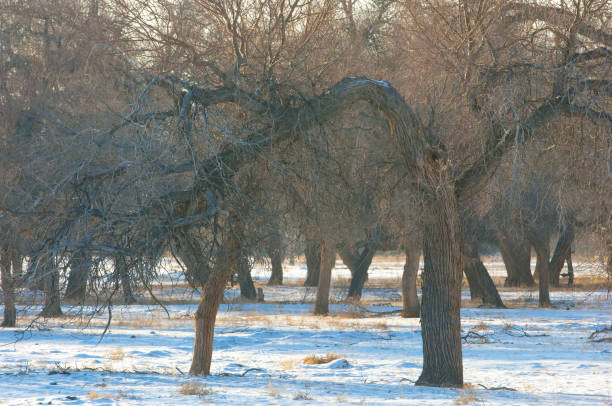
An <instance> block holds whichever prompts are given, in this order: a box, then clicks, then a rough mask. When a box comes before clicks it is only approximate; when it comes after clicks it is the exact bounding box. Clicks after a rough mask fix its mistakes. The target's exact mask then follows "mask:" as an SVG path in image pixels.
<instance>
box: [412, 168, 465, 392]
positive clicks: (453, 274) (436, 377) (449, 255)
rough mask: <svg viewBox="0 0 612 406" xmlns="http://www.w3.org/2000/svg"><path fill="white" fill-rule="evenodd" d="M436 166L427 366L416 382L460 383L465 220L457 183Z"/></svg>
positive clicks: (428, 235) (426, 293)
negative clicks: (448, 179) (452, 182)
mask: <svg viewBox="0 0 612 406" xmlns="http://www.w3.org/2000/svg"><path fill="white" fill-rule="evenodd" d="M441 174H443V173H441V172H438V171H435V173H432V174H430V177H431V178H433V179H431V180H430V182H429V184H430V185H432V186H431V189H432V190H431V192H430V193H432V194H433V193H435V195H433V196H429V197H426V198H425V202H424V203H425V204H424V206H425V210H426V212H425V216H424V234H423V253H424V262H425V264H424V265H425V269H424V273H423V289H422V292H423V298H422V302H421V327H422V336H423V372H422V373H421V376H420V377H419V379H418V380H417V382H416V384H417V385H427V386H455V387H457V386H462V385H463V357H462V352H461V317H460V306H461V279H462V274H463V264H462V254H461V248H462V244H463V242H462V235H461V220H460V217H459V210H458V207H457V200H456V197H455V194H454V190H453V188H452V187H451V186H450V185H449V184H448V183H447V182H446V181H445V179H444V178H443V179H439V176H440V175H441Z"/></svg>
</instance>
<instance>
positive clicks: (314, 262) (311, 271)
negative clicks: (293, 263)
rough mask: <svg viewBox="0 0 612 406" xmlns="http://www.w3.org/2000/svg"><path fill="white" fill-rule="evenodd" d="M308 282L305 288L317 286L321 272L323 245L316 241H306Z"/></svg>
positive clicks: (305, 283) (305, 253)
mask: <svg viewBox="0 0 612 406" xmlns="http://www.w3.org/2000/svg"><path fill="white" fill-rule="evenodd" d="M304 255H305V257H306V281H305V282H304V286H311V287H313V286H317V285H318V284H319V273H320V271H321V244H319V243H318V242H316V241H314V240H310V239H307V240H306V250H305V252H304Z"/></svg>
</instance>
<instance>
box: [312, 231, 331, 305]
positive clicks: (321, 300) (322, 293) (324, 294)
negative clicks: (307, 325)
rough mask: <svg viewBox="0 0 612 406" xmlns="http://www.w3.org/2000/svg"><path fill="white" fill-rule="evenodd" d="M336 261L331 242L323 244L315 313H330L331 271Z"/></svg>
mask: <svg viewBox="0 0 612 406" xmlns="http://www.w3.org/2000/svg"><path fill="white" fill-rule="evenodd" d="M335 263H336V252H335V251H334V249H333V248H332V247H331V244H329V243H327V242H324V243H322V244H321V271H320V272H319V288H318V290H317V299H316V302H315V309H314V314H327V313H329V290H330V286H331V273H332V269H334V265H335Z"/></svg>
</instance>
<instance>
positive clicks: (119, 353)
mask: <svg viewBox="0 0 612 406" xmlns="http://www.w3.org/2000/svg"><path fill="white" fill-rule="evenodd" d="M104 357H105V358H107V359H111V360H113V361H121V360H122V359H123V358H125V353H124V352H123V348H121V347H119V348H115V349H114V350H110V351H108V352H107V353H106V354H105V355H104Z"/></svg>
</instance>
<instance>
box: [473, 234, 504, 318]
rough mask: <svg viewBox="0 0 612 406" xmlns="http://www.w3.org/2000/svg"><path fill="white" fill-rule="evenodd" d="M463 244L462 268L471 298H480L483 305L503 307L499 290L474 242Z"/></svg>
mask: <svg viewBox="0 0 612 406" xmlns="http://www.w3.org/2000/svg"><path fill="white" fill-rule="evenodd" d="M469 245H470V246H471V247H470V246H468V244H465V258H466V259H465V264H464V266H463V270H464V272H465V276H466V277H467V280H468V284H469V286H470V295H471V298H472V300H481V301H482V303H483V304H484V305H487V306H492V307H497V308H501V309H505V308H506V306H504V303H503V302H502V300H501V297H499V292H498V291H497V288H496V287H495V284H494V283H493V280H492V279H491V276H490V275H489V272H487V268H486V267H485V266H484V264H483V263H482V261H481V260H480V254H479V253H478V247H477V245H476V243H474V244H469Z"/></svg>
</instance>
